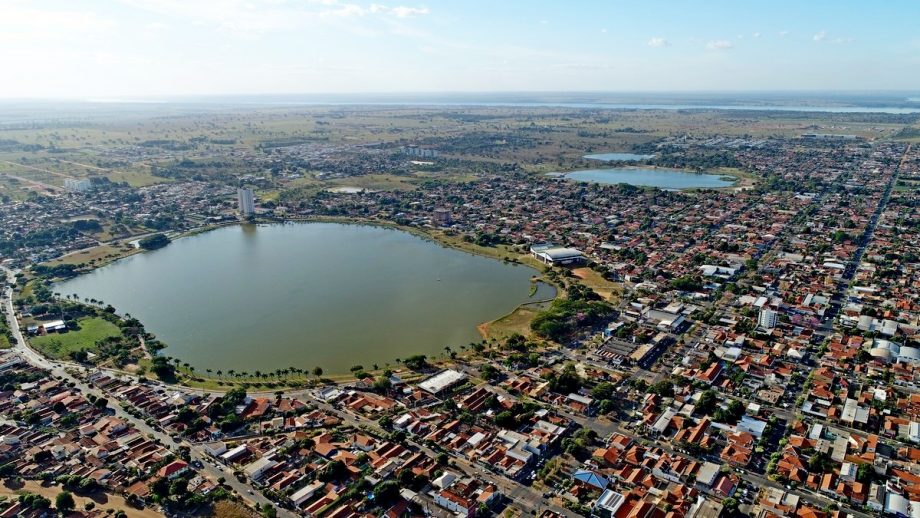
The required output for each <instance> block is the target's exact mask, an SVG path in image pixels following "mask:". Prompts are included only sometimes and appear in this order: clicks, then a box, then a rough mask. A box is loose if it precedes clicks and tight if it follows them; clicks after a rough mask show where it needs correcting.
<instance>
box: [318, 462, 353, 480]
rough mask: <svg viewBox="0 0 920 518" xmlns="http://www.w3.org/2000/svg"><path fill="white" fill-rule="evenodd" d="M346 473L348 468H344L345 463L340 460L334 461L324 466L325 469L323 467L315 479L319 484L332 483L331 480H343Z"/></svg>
mask: <svg viewBox="0 0 920 518" xmlns="http://www.w3.org/2000/svg"><path fill="white" fill-rule="evenodd" d="M347 473H348V467H347V466H345V463H344V462H342V461H340V460H336V461H332V462H330V463H329V464H326V467H324V468H323V470H322V471H320V472H319V476H317V477H316V478H318V479H319V481H320V482H332V481H333V480H340V479H342V478H344V477H345V475H346V474H347Z"/></svg>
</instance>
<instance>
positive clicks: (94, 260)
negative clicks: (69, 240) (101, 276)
mask: <svg viewBox="0 0 920 518" xmlns="http://www.w3.org/2000/svg"><path fill="white" fill-rule="evenodd" d="M137 252H139V249H137V248H134V247H133V246H130V245H124V246H113V245H99V246H96V247H93V248H86V249H83V250H78V251H76V252H72V253H69V254H67V255H63V256H61V257H58V258H57V259H53V260H51V261H48V262H47V263H45V264H47V265H48V266H55V265H58V264H76V265H91V266H102V265H104V264H108V263H110V262H112V261H115V260H118V259H121V258H122V257H127V256H129V255H132V254H135V253H137Z"/></svg>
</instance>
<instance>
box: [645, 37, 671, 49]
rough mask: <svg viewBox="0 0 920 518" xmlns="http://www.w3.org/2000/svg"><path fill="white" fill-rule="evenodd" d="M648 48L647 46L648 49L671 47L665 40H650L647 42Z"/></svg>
mask: <svg viewBox="0 0 920 518" xmlns="http://www.w3.org/2000/svg"><path fill="white" fill-rule="evenodd" d="M648 46H649V47H655V48H660V47H670V46H671V42H670V41H668V40H666V39H664V38H652V39H650V40H648Z"/></svg>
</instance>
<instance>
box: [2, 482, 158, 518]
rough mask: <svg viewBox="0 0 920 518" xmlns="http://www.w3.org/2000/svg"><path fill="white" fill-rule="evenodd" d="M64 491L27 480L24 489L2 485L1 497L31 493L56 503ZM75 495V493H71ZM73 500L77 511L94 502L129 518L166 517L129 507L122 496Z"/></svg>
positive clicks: (107, 495) (95, 496)
mask: <svg viewBox="0 0 920 518" xmlns="http://www.w3.org/2000/svg"><path fill="white" fill-rule="evenodd" d="M63 490H64V489H63V488H62V487H61V486H43V485H42V484H41V483H40V482H36V481H34V480H26V481H25V484H23V485H22V487H8V486H6V485H0V495H3V496H7V497H10V498H18V497H19V495H20V494H21V493H23V492H29V493H32V494H36V495H41V496H43V497H45V498H47V499H49V500H51V502H52V503H53V502H54V499H55V498H56V497H57V496H58V494H59V493H61V492H62V491H63ZM71 493H73V492H71ZM73 500H74V502H76V504H77V506H76V508H77V509H84V506H85V505H86V504H87V503H89V502H92V503H93V504H94V505H95V508H96V509H101V510H105V509H114V510H116V511H124V512H125V514H126V515H128V518H163V516H165V515H164V514H163V513H160V512H159V511H155V510H153V509H151V508H146V509H136V508H134V507H131V506H130V505H128V502H126V501H125V499H124V498H123V497H122V496H120V495H113V494H111V493H104V492H101V491H99V492H96V493H92V494H88V495H79V494H77V493H73Z"/></svg>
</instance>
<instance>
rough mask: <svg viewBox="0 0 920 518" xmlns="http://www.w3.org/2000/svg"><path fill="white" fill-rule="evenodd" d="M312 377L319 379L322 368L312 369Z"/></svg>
mask: <svg viewBox="0 0 920 518" xmlns="http://www.w3.org/2000/svg"><path fill="white" fill-rule="evenodd" d="M313 375H314V376H316V377H317V378H318V377H320V376H322V375H323V368H322V367H313Z"/></svg>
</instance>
